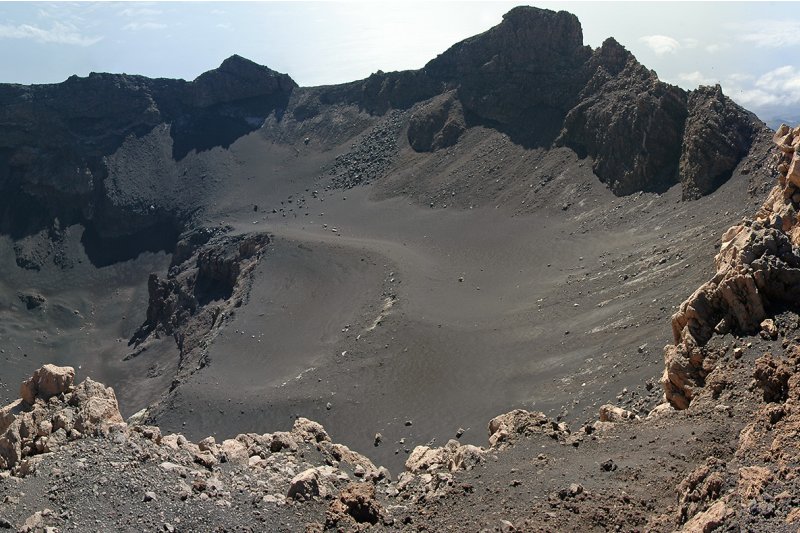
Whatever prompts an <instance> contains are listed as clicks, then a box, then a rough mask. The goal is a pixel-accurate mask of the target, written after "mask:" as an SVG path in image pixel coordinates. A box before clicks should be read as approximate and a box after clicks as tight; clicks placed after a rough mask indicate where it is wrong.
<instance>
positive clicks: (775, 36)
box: [736, 20, 800, 48]
mask: <svg viewBox="0 0 800 533" xmlns="http://www.w3.org/2000/svg"><path fill="white" fill-rule="evenodd" d="M736 28H737V29H738V30H740V32H741V33H739V40H741V41H744V42H746V43H752V44H754V45H756V46H761V47H768V48H781V47H784V46H796V45H798V44H800V20H756V21H753V22H752V23H750V24H748V25H737V26H736Z"/></svg>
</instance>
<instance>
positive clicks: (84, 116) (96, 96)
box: [0, 56, 296, 238]
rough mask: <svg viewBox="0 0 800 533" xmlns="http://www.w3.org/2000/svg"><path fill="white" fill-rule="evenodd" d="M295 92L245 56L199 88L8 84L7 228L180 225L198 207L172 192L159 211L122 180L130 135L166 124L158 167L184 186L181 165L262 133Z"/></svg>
mask: <svg viewBox="0 0 800 533" xmlns="http://www.w3.org/2000/svg"><path fill="white" fill-rule="evenodd" d="M295 87H296V84H295V83H294V81H292V80H291V78H289V77H288V76H287V75H285V74H279V73H277V72H274V71H272V70H270V69H268V68H266V67H262V66H260V65H257V64H255V63H253V62H251V61H248V60H246V59H244V58H241V57H239V56H233V57H231V58H229V59H227V60H226V61H225V62H224V63H223V64H222V65H221V66H220V67H219V68H218V69H216V70H212V71H209V72H206V73H205V74H202V75H201V76H199V77H198V78H197V79H196V80H194V81H192V82H186V81H183V80H169V79H149V78H145V77H143V76H130V75H126V74H95V73H93V74H90V75H89V76H88V77H86V78H79V77H77V76H73V77H71V78H69V79H68V80H66V81H65V82H63V83H59V84H54V85H33V86H22V85H0V123H2V124H3V128H2V130H1V131H0V196H2V198H3V199H4V201H2V202H0V231H2V232H4V233H10V234H12V235H14V236H22V235H27V234H31V233H35V232H36V231H38V230H39V229H41V228H43V227H44V228H46V227H49V226H50V225H51V224H52V220H53V219H58V220H59V221H60V222H61V224H62V225H64V226H66V225H70V224H74V223H82V224H84V225H85V226H91V227H92V228H93V230H94V231H96V232H97V233H98V234H99V235H100V236H102V237H105V238H116V237H120V236H127V235H131V234H133V233H136V232H137V231H141V230H143V229H146V228H150V227H153V226H156V225H158V224H163V223H164V222H165V221H172V222H175V221H180V220H181V219H182V218H184V217H186V216H188V215H187V214H188V212H190V211H191V210H192V209H193V208H194V206H183V205H182V204H181V200H180V198H177V197H176V198H169V197H163V196H164V195H162V198H160V199H159V205H157V206H156V205H153V204H152V203H151V202H149V201H147V199H146V198H144V197H142V191H139V190H137V187H138V189H141V188H142V187H141V183H140V184H138V185H137V184H136V183H133V184H130V186H125V181H126V180H125V179H120V180H119V181H118V180H117V172H118V171H120V169H119V168H118V167H119V165H116V166H115V165H114V164H112V162H111V161H109V159H108V158H109V156H111V155H112V154H114V153H115V152H116V151H117V150H118V149H119V147H120V146H121V145H122V144H123V143H125V142H126V140H128V139H132V138H143V137H146V136H148V135H155V136H156V137H158V136H159V135H160V132H161V130H157V131H156V132H155V133H154V130H156V129H157V127H158V126H163V128H162V129H163V130H165V131H166V132H167V135H166V139H165V140H164V143H169V148H168V149H167V150H163V151H160V150H159V151H155V152H154V154H155V155H152V157H156V159H157V161H155V162H154V164H153V165H152V166H153V167H154V168H161V169H173V170H172V171H171V172H172V174H175V175H163V176H160V178H159V179H160V181H162V182H164V181H175V182H178V181H180V180H181V179H183V178H181V177H180V176H179V175H178V171H177V169H176V168H175V165H174V164H173V162H172V161H173V160H180V159H182V158H184V157H185V156H186V154H188V153H189V152H190V151H192V150H196V151H198V152H199V151H202V150H207V149H209V148H211V147H213V146H227V145H229V144H230V143H231V142H233V141H234V140H235V139H236V138H238V137H240V136H241V135H243V134H245V133H248V132H250V131H252V130H254V129H256V128H258V127H259V126H260V125H261V123H263V120H264V118H265V117H266V116H267V115H268V114H270V113H273V112H278V113H280V112H282V110H283V109H284V108H285V106H286V103H287V101H288V99H289V95H290V94H291V91H292V90H293V89H294V88H295ZM138 164H139V165H141V164H142V162H138ZM134 166H136V164H134ZM146 171H147V169H146V167H145V168H142V169H141V170H140V172H146ZM189 178H191V176H189ZM141 179H142V180H144V181H145V182H146V176H141Z"/></svg>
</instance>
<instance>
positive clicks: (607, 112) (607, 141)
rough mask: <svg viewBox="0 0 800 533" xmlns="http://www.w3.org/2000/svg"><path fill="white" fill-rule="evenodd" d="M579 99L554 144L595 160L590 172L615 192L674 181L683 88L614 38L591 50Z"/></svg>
mask: <svg viewBox="0 0 800 533" xmlns="http://www.w3.org/2000/svg"><path fill="white" fill-rule="evenodd" d="M584 71H585V72H586V73H587V74H589V73H591V74H590V76H591V77H589V79H588V81H587V83H586V86H585V87H584V88H583V89H582V91H581V94H580V95H579V98H578V100H579V103H578V104H577V105H576V106H575V107H574V108H572V109H571V110H570V111H569V113H568V114H567V116H566V118H565V120H564V126H563V130H562V132H561V134H560V136H559V138H558V139H557V141H556V142H557V143H558V144H561V145H565V146H569V147H571V148H574V149H575V150H576V151H577V152H578V153H583V154H587V155H589V156H590V157H592V159H593V160H594V162H593V164H592V168H593V170H594V173H595V174H596V175H597V176H598V177H599V178H600V179H601V180H602V181H604V182H606V183H607V184H608V186H609V187H610V188H611V190H612V191H614V192H615V193H617V194H630V193H633V192H636V191H640V190H647V191H662V190H665V189H667V188H668V187H669V186H671V185H673V184H674V183H675V182H676V176H677V161H678V157H679V155H680V151H681V145H682V143H683V142H684V141H683V128H684V123H685V121H686V115H687V112H686V93H685V92H684V91H683V90H681V89H680V88H678V87H674V86H672V85H668V84H666V83H664V82H661V81H659V79H658V77H657V76H656V74H655V73H654V72H652V71H650V70H648V69H647V68H645V67H644V66H643V65H641V64H640V63H639V62H638V61H636V58H634V57H633V55H632V54H631V53H630V52H628V51H627V50H625V49H624V48H623V47H622V46H621V45H620V44H619V43H617V42H616V41H614V40H613V39H608V40H606V41H605V42H604V43H603V45H602V46H601V47H600V48H599V49H598V50H597V51H596V52H595V53H594V54H593V55H592V57H591V58H590V59H589V61H588V63H587V64H586V66H584Z"/></svg>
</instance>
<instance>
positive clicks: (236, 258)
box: [129, 228, 269, 374]
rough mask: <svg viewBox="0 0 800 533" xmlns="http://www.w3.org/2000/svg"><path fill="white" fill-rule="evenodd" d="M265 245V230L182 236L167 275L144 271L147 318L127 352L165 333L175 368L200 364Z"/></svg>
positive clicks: (243, 291)
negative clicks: (176, 353) (174, 351)
mask: <svg viewBox="0 0 800 533" xmlns="http://www.w3.org/2000/svg"><path fill="white" fill-rule="evenodd" d="M268 244H269V237H268V236H267V235H266V234H261V233H257V234H245V235H234V236H231V235H226V234H225V230H224V229H220V228H216V229H209V228H199V229H197V230H192V231H190V232H188V233H186V234H185V235H183V236H182V237H181V239H180V240H179V241H178V244H177V246H176V251H175V254H174V255H173V259H172V265H171V266H170V269H169V273H168V275H167V278H166V279H162V278H161V277H159V276H158V275H157V274H151V275H150V279H149V280H148V292H149V302H148V307H147V319H146V320H145V322H144V324H142V326H141V327H140V328H139V330H138V331H137V332H136V334H135V335H134V336H133V338H132V339H131V341H130V344H131V345H132V346H133V347H134V351H133V353H132V354H131V355H130V356H129V357H135V356H136V355H137V354H138V353H139V351H140V350H142V349H144V348H146V345H147V342H148V341H149V340H151V339H153V338H157V337H160V336H161V335H171V336H173V337H174V338H175V341H176V343H177V345H178V348H179V349H180V353H181V359H180V367H181V369H183V368H184V367H185V366H186V365H187V363H188V362H191V363H192V366H196V365H198V364H199V365H200V366H203V365H204V364H205V361H204V360H203V358H204V353H205V352H204V348H205V347H206V346H207V345H208V344H209V343H210V341H211V340H212V339H213V337H214V336H215V335H216V334H217V332H218V331H219V329H220V328H221V327H222V325H223V323H224V322H225V320H226V318H227V316H228V315H229V314H230V311H231V310H232V309H234V308H235V307H239V306H240V305H242V302H243V299H244V298H246V296H247V292H248V289H249V285H248V282H249V280H250V277H249V276H250V273H251V272H252V270H253V268H255V266H256V264H257V263H258V260H259V259H260V257H261V254H262V253H263V251H264V250H265V249H266V247H267V245H268ZM179 374H180V372H179Z"/></svg>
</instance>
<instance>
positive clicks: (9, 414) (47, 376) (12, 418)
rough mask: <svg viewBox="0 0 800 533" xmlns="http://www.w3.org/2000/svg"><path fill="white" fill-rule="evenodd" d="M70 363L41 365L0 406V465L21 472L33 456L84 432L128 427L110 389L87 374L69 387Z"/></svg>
mask: <svg viewBox="0 0 800 533" xmlns="http://www.w3.org/2000/svg"><path fill="white" fill-rule="evenodd" d="M74 378H75V370H74V369H73V368H72V367H58V366H55V365H45V366H43V367H41V368H40V369H38V370H36V372H34V374H33V376H32V377H31V378H29V379H27V380H26V381H25V382H24V383H23V385H22V387H21V389H22V390H21V392H22V397H23V399H21V400H17V401H16V402H14V403H11V404H9V405H7V406H5V407H3V408H2V409H0V470H2V469H6V470H11V471H12V472H14V473H16V474H19V475H25V474H27V473H29V472H31V471H32V470H33V469H34V465H35V462H36V461H35V458H34V456H36V455H38V454H41V453H45V452H50V451H54V450H56V449H58V448H59V447H60V446H62V445H64V444H66V443H67V442H69V441H71V440H75V439H79V438H81V437H83V436H95V435H107V434H108V433H109V432H111V431H122V432H125V431H127V425H126V424H125V421H124V420H123V419H122V415H121V414H120V412H119V406H118V405H117V398H116V396H115V395H114V391H113V390H112V389H111V388H107V387H105V386H103V385H102V384H100V383H97V382H95V381H92V380H91V379H88V378H87V379H86V380H84V381H83V382H82V383H81V384H80V385H78V386H77V387H74V388H73V387H72V382H73V380H74Z"/></svg>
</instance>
